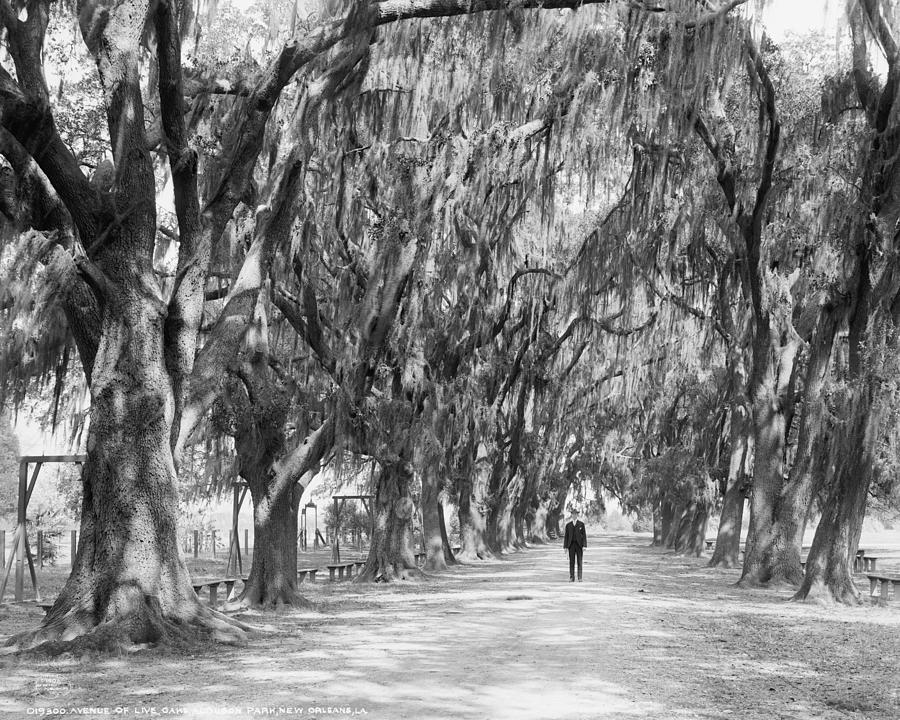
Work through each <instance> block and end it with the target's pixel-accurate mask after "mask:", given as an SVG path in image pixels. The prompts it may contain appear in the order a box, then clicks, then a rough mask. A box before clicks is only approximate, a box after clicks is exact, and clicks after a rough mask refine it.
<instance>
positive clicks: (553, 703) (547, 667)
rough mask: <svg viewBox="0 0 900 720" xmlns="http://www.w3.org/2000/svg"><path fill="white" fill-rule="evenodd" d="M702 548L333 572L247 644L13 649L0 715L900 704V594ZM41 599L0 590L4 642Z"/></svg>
mask: <svg viewBox="0 0 900 720" xmlns="http://www.w3.org/2000/svg"><path fill="white" fill-rule="evenodd" d="M705 563H706V559H705V558H679V557H675V556H673V555H672V554H670V553H664V552H661V551H659V550H655V549H651V548H649V547H647V540H646V538H643V537H634V536H604V537H602V538H600V540H599V541H597V542H594V543H592V546H591V547H590V548H588V550H587V552H586V554H585V576H584V582H583V583H581V584H578V583H575V584H570V583H569V582H568V567H567V562H566V559H565V557H564V554H563V551H562V549H561V548H560V547H559V546H553V547H537V548H533V549H530V550H528V551H525V552H522V553H519V554H516V555H513V556H510V557H507V558H505V559H503V560H498V561H494V562H489V563H483V564H479V565H476V566H468V567H462V568H457V569H454V570H452V571H450V572H449V573H447V574H446V575H442V576H439V577H435V578H434V579H433V580H431V581H429V582H424V583H401V584H395V585H392V586H388V587H385V586H381V585H369V586H362V587H361V586H355V585H351V584H348V583H341V584H329V583H327V581H326V582H324V583H323V582H321V581H320V582H318V583H317V584H316V585H313V586H305V585H304V586H303V587H304V588H306V589H307V591H308V596H309V597H310V599H312V600H314V601H315V602H316V603H317V607H318V610H317V611H315V612H313V611H287V612H280V613H265V614H252V613H244V614H242V615H240V616H239V617H240V618H241V619H243V620H244V621H245V622H248V623H250V624H252V625H254V626H255V627H257V628H259V630H258V632H257V634H256V635H255V637H253V638H252V639H251V641H250V644H249V646H248V647H246V648H243V649H233V648H222V647H210V648H208V650H207V651H206V652H203V653H197V654H196V655H193V656H189V655H183V654H175V653H171V652H168V651H159V650H143V651H139V652H135V653H133V654H130V655H128V656H121V657H101V658H97V657H93V658H71V657H69V658H67V657H62V658H59V659H56V660H52V661H41V660H35V659H33V658H16V657H9V656H6V657H0V715H5V716H9V717H39V716H41V714H42V713H47V714H50V713H54V714H56V715H57V716H58V715H59V714H61V713H62V712H63V711H65V714H66V715H71V714H75V713H76V712H77V711H79V710H80V709H83V708H86V709H89V710H90V709H93V710H94V711H95V712H96V711H99V712H101V713H109V714H110V715H114V714H115V713H116V709H117V708H118V709H120V710H121V712H122V714H124V715H126V716H128V715H130V716H144V717H146V716H149V715H151V713H152V712H153V711H155V713H156V716H157V717H161V716H164V715H169V714H174V713H177V714H182V715H184V716H188V717H252V716H260V715H262V714H263V712H264V711H265V710H266V709H268V708H271V709H273V711H274V712H273V713H272V714H274V715H276V716H284V715H287V714H292V715H297V714H301V711H302V715H303V716H313V717H325V716H331V717H340V716H344V717H346V716H347V715H346V713H345V712H340V711H341V710H347V709H349V711H350V712H351V713H352V712H354V711H356V713H357V715H356V717H366V718H372V719H373V720H374V719H375V718H379V719H380V718H385V719H396V718H415V719H417V720H419V719H421V720H429V719H437V718H479V720H481V719H482V718H516V719H530V718H535V719H538V718H630V717H640V718H642V719H648V720H651V719H652V720H656V719H658V720H671V719H674V718H698V719H699V718H702V719H707V718H708V719H713V718H715V719H716V720H718V719H720V718H728V717H734V718H740V719H741V720H762V719H763V718H766V719H767V720H768V718H798V719H799V718H803V719H804V720H805V719H807V718H823V719H826V720H829V719H831V718H835V719H837V718H900V600H897V601H896V603H895V604H893V605H892V606H891V605H889V606H888V607H877V606H870V605H865V606H862V607H858V608H846V607H821V606H817V605H811V604H798V603H789V602H786V599H787V598H788V597H789V596H790V594H791V590H790V589H789V588H785V589H783V590H739V589H737V588H735V587H734V586H733V584H734V582H735V581H736V580H737V578H738V574H739V573H738V571H737V570H711V569H708V568H706V567H705ZM861 580H862V582H865V578H864V577H862V578H861ZM864 594H865V595H868V592H867V589H866V591H865V593H864ZM39 619H40V611H39V610H37V609H35V608H33V607H22V606H18V607H16V606H14V607H10V606H5V607H0V643H2V640H3V639H4V638H5V637H7V636H9V635H10V634H12V633H14V632H16V631H18V630H20V629H24V628H26V627H28V626H29V625H34V624H36V623H37V622H38V621H39ZM329 710H330V711H331V712H329ZM288 711H293V712H290V713H289V712H288Z"/></svg>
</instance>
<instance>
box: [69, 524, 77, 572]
mask: <svg viewBox="0 0 900 720" xmlns="http://www.w3.org/2000/svg"><path fill="white" fill-rule="evenodd" d="M77 554H78V531H77V530H73V531H72V535H71V537H70V538H69V567H75V556H76V555H77Z"/></svg>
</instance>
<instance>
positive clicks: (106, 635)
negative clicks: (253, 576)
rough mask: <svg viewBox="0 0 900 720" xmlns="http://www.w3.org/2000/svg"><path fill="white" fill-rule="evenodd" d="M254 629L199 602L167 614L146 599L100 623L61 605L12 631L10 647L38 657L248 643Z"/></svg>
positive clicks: (76, 609)
mask: <svg viewBox="0 0 900 720" xmlns="http://www.w3.org/2000/svg"><path fill="white" fill-rule="evenodd" d="M108 614H110V613H108ZM250 632H251V628H250V627H249V626H247V625H244V624H243V623H241V622H238V621H237V620H235V619H233V618H229V617H227V616H226V615H223V614H222V613H220V612H217V611H215V610H211V609H209V608H207V607H204V606H202V605H199V604H197V605H196V606H195V607H194V608H193V611H192V612H187V613H182V614H181V616H179V617H176V616H172V615H164V614H163V613H162V611H161V609H160V606H159V603H158V601H156V599H155V598H146V599H145V601H144V602H143V603H140V604H139V605H138V606H137V607H135V608H131V609H129V610H127V611H125V612H123V613H112V616H111V617H109V618H108V619H103V620H101V621H99V622H97V621H95V620H94V616H93V614H92V613H90V612H89V611H86V610H83V609H79V608H69V609H68V610H66V608H65V607H61V608H55V609H54V611H53V612H52V613H51V615H49V616H48V617H47V618H46V620H45V621H44V623H43V624H42V625H41V626H40V627H39V628H37V629H35V630H29V631H26V632H23V633H19V634H17V635H14V636H12V637H11V638H10V639H9V640H8V641H7V642H6V648H7V651H8V652H15V653H20V654H22V653H24V654H27V655H29V656H32V655H33V656H37V657H56V656H58V655H61V654H63V653H69V654H72V655H75V656H81V655H86V654H117V653H127V652H134V651H135V650H140V649H144V648H149V647H166V648H170V649H174V650H181V651H190V650H193V649H195V648H196V647H197V645H198V644H201V645H202V644H208V643H221V644H226V645H245V644H246V642H247V637H248V634H249V633H250Z"/></svg>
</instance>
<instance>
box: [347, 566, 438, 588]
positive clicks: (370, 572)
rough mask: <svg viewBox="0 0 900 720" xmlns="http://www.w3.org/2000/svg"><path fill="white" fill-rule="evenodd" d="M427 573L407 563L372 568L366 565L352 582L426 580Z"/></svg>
mask: <svg viewBox="0 0 900 720" xmlns="http://www.w3.org/2000/svg"><path fill="white" fill-rule="evenodd" d="M428 578H429V576H428V574H427V573H424V572H422V571H421V570H420V569H419V568H417V567H412V566H410V565H408V564H404V565H400V564H399V563H398V564H394V565H387V566H376V567H374V568H369V567H366V568H365V569H364V570H363V571H362V572H361V573H360V574H359V575H357V576H356V577H355V578H354V579H353V582H354V583H359V584H364V583H369V582H396V581H398V580H427V579H428Z"/></svg>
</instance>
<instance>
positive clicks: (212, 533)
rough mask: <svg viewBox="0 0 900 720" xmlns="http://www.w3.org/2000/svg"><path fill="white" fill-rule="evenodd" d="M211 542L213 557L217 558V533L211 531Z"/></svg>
mask: <svg viewBox="0 0 900 720" xmlns="http://www.w3.org/2000/svg"><path fill="white" fill-rule="evenodd" d="M209 542H210V544H211V545H212V551H213V557H215V556H216V531H215V530H210V531H209Z"/></svg>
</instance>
